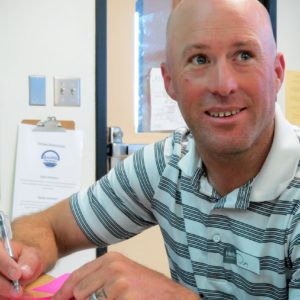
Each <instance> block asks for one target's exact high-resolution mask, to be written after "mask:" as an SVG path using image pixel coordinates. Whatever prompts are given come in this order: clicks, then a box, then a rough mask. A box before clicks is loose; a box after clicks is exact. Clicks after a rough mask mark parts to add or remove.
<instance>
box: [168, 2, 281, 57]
mask: <svg viewBox="0 0 300 300" xmlns="http://www.w3.org/2000/svg"><path fill="white" fill-rule="evenodd" d="M233 20H234V22H233ZM236 21H240V22H243V23H244V24H245V25H247V26H249V27H251V28H253V30H254V31H255V32H256V33H257V34H258V36H259V38H260V39H261V42H262V43H263V44H264V47H267V49H268V51H271V52H272V54H273V55H274V57H275V55H276V44H275V40H274V36H273V31H272V24H271V20H270V16H269V13H268V12H267V10H266V8H265V7H264V6H263V5H262V4H261V3H260V2H259V1H257V0H222V1H220V0H182V1H181V2H180V3H179V4H178V5H177V6H176V8H175V9H174V11H173V12H172V14H171V16H170V18H169V21H168V26H167V58H168V57H169V55H170V53H171V52H172V49H173V48H174V47H176V43H177V44H178V43H180V38H181V36H186V35H189V34H191V33H195V31H196V30H202V29H204V30H210V29H212V27H214V29H215V30H218V28H219V29H220V30H224V27H227V29H228V30H231V29H234V30H236V29H237V27H238V26H239V25H238V23H237V22H236Z"/></svg>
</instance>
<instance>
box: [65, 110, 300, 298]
mask: <svg viewBox="0 0 300 300" xmlns="http://www.w3.org/2000/svg"><path fill="white" fill-rule="evenodd" d="M299 136H300V133H299V131H298V129H297V128H294V127H292V126H291V125H290V124H289V123H287V121H286V120H285V119H284V117H283V116H282V114H281V112H280V110H279V108H278V107H276V117H275V133H274V140H273V144H272V147H271V150H270V153H269V155H268V157H267V159H266V161H265V163H264V165H263V167H262V169H261V170H260V172H259V174H258V175H257V176H256V177H255V178H253V179H252V180H250V181H249V182H247V183H246V184H245V185H243V186H241V187H240V188H238V189H235V190H233V191H232V192H230V193H229V194H227V195H226V196H223V197H221V196H220V195H218V193H217V192H216V191H215V190H214V188H213V187H212V186H211V185H210V183H209V182H208V180H207V177H206V173H205V169H204V168H203V164H202V161H201V158H199V157H198V156H197V153H196V150H195V141H194V139H193V137H192V134H191V133H190V132H189V130H187V129H178V130H176V131H175V132H174V133H173V134H172V135H171V136H170V137H168V138H167V139H165V140H163V141H160V142H157V143H154V144H152V145H148V146H146V147H145V148H143V149H141V150H139V151H137V152H135V153H134V154H133V155H132V156H130V157H128V158H127V159H126V160H124V161H123V162H122V163H119V164H118V165H117V166H116V167H115V168H114V169H113V170H111V171H110V172H109V173H108V174H107V175H106V176H104V177H103V178H102V179H100V180H99V181H97V182H96V183H95V184H94V185H93V186H91V187H89V188H88V189H86V190H84V191H82V192H79V193H78V194H75V195H73V196H72V198H71V208H72V211H73V214H74V216H75V218H76V220H77V222H78V224H79V226H80V227H81V229H82V230H83V232H84V233H85V234H86V236H87V237H88V239H90V240H91V241H92V242H93V243H94V244H95V245H98V246H104V245H108V244H113V243H117V242H119V241H121V240H124V239H128V238H130V237H132V236H134V235H136V234H138V233H140V232H142V231H143V230H145V229H146V228H148V227H150V226H153V225H156V224H158V225H159V226H160V229H161V232H162V235H163V238H164V242H165V247H166V250H167V255H168V259H169V265H170V270H171V275H172V278H173V279H174V280H175V281H177V282H179V283H180V284H182V285H184V286H186V287H188V288H190V289H192V290H194V291H195V292H197V293H199V294H203V295H205V297H206V298H205V299H213V300H218V299H222V300H224V299H225V300H227V299H238V300H248V299H249V300H250V299H261V300H266V299H300V221H299V220H300V213H299V210H300V208H299V206H300V189H299V188H300V169H299V159H300V144H299ZM153 242H155V241H153Z"/></svg>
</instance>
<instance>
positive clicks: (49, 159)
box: [41, 150, 60, 168]
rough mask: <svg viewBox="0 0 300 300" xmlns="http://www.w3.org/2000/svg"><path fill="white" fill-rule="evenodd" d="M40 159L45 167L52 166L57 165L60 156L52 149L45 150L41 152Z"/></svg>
mask: <svg viewBox="0 0 300 300" xmlns="http://www.w3.org/2000/svg"><path fill="white" fill-rule="evenodd" d="M41 159H42V160H43V164H44V165H45V166H46V167H48V168H54V167H56V166H57V163H58V161H59V160H60V157H59V155H58V153H57V152H55V151H53V150H47V151H45V152H44V153H43V154H42V156H41Z"/></svg>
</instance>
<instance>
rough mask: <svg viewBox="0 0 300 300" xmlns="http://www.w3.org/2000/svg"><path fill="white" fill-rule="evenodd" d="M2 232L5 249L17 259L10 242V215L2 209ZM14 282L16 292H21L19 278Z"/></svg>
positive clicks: (0, 223)
mask: <svg viewBox="0 0 300 300" xmlns="http://www.w3.org/2000/svg"><path fill="white" fill-rule="evenodd" d="M0 234H1V239H2V241H3V244H4V247H5V250H6V251H7V253H8V255H9V256H10V257H11V258H13V259H14V260H15V259H16V258H15V255H14V252H13V248H12V246H11V244H10V240H11V239H12V232H11V227H10V222H9V219H8V217H7V216H6V215H5V214H4V213H3V212H2V211H0ZM12 283H13V286H14V289H15V290H16V292H17V293H19V292H20V283H19V280H13V281H12Z"/></svg>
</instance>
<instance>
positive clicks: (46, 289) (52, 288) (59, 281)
mask: <svg viewBox="0 0 300 300" xmlns="http://www.w3.org/2000/svg"><path fill="white" fill-rule="evenodd" d="M69 276H70V274H68V273H66V274H64V275H61V276H59V277H57V278H55V279H53V280H52V281H50V282H48V283H47V284H44V285H41V286H38V287H36V288H33V289H32V290H33V291H37V292H42V293H48V294H51V295H50V296H48V297H32V299H39V300H51V298H52V296H53V295H54V294H55V293H56V292H57V291H58V290H59V289H60V288H61V287H62V285H63V284H64V282H65V281H66V280H67V279H68V278H69ZM26 299H27V300H28V298H26Z"/></svg>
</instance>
